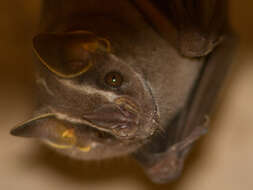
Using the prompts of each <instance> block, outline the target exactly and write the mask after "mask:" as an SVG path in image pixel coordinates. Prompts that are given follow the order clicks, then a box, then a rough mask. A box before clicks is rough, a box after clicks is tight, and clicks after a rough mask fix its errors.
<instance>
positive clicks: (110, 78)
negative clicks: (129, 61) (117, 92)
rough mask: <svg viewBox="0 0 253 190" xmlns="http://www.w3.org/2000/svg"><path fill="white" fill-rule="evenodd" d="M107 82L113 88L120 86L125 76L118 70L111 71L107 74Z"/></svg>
mask: <svg viewBox="0 0 253 190" xmlns="http://www.w3.org/2000/svg"><path fill="white" fill-rule="evenodd" d="M105 83H106V84H107V85H108V86H110V87H113V88H119V87H120V86H121V85H122V83H123V77H122V75H121V74H120V73H118V72H110V73H108V74H107V75H106V76H105Z"/></svg>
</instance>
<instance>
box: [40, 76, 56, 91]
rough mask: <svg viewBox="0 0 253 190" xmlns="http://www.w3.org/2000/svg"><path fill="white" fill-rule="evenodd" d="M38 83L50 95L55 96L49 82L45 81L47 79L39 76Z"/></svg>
mask: <svg viewBox="0 0 253 190" xmlns="http://www.w3.org/2000/svg"><path fill="white" fill-rule="evenodd" d="M36 82H37V84H40V85H42V86H43V87H44V89H45V90H46V91H47V92H48V94H50V95H52V96H54V93H53V91H52V90H50V89H49V87H48V85H47V82H46V81H45V79H43V78H41V77H38V76H37V79H36Z"/></svg>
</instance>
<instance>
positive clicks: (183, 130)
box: [11, 0, 228, 183]
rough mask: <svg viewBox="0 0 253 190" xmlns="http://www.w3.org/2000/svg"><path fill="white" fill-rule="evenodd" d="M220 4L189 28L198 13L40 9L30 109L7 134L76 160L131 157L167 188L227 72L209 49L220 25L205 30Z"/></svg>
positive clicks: (105, 5) (104, 3) (99, 3)
mask: <svg viewBox="0 0 253 190" xmlns="http://www.w3.org/2000/svg"><path fill="white" fill-rule="evenodd" d="M205 2H208V1H205ZM164 3H165V4H164ZM208 3H210V2H208ZM223 3H224V2H223V1H222V2H220V3H218V2H216V1H212V3H211V4H208V7H210V5H212V6H211V7H212V10H209V8H208V10H209V14H210V15H209V14H207V19H203V20H195V19H196V18H199V17H196V15H194V14H195V13H196V14H202V11H203V10H202V9H204V7H205V6H206V4H204V5H202V4H201V6H193V5H192V4H193V1H183V0H182V1H168V2H166V1H162V0H161V1H154V2H152V1H150V2H149V1H141V0H136V1H128V0H122V1H116V0H96V1H94V0H86V1H82V0H74V1H67V0H54V1H51V0H44V6H43V10H42V16H41V24H40V31H39V34H38V35H37V36H35V37H34V40H33V43H34V52H35V54H36V56H37V63H36V65H37V73H36V79H37V86H38V108H37V110H36V111H35V112H34V117H33V119H31V120H29V121H27V122H25V123H23V124H21V125H19V127H17V128H15V129H13V130H12V131H11V133H12V134H13V135H16V136H23V137H34V138H39V139H41V140H42V141H44V142H45V143H46V144H48V145H49V146H50V147H52V148H54V149H55V150H57V151H59V152H61V153H63V154H66V155H69V156H71V157H73V158H77V159H83V160H89V159H93V160H94V159H105V158H111V157H115V156H123V155H129V154H131V155H133V156H134V157H135V158H136V159H137V160H138V161H139V162H140V164H141V165H142V166H143V168H144V169H145V171H146V172H147V174H148V175H149V176H150V178H151V179H152V180H153V181H155V182H157V183H164V182H168V181H170V180H172V179H174V178H175V177H177V176H178V175H179V173H180V171H181V169H182V167H183V161H184V159H185V156H186V154H187V153H188V151H189V150H190V147H191V145H192V143H193V142H194V141H195V140H197V139H198V138H199V137H200V136H201V135H203V134H204V133H205V132H206V126H205V124H206V122H205V119H206V117H207V115H208V114H209V111H210V108H211V106H212V104H213V100H214V97H215V95H216V92H217V90H218V89H219V86H220V83H221V81H222V79H223V76H224V74H223V73H224V72H225V71H226V69H227V68H228V64H226V63H227V61H226V56H223V55H224V51H226V50H227V49H226V48H222V47H218V48H216V46H219V45H220V44H221V41H222V37H224V29H223V27H221V26H223V25H222V24H220V23H216V24H218V26H216V25H215V23H213V22H214V20H215V19H216V14H217V13H219V11H217V13H216V10H217V9H218V8H220V6H218V5H219V4H222V6H223ZM183 5H184V6H183ZM185 5H187V6H185ZM161 7H162V8H161ZM166 7H167V9H166ZM183 7H184V8H185V9H186V10H181V9H183ZM220 9H221V8H220ZM169 10H173V11H174V12H173V11H171V12H170V14H168V15H167V14H166V13H168V12H169ZM186 12H189V15H187V14H186ZM204 12H206V11H205V10H204ZM190 13H191V14H190ZM219 17H220V14H219ZM201 18H202V17H201ZM203 18H204V16H203ZM222 18H223V17H222ZM222 18H219V19H218V20H219V22H222V23H223V22H225V19H222ZM193 21H194V22H193ZM209 27H211V29H213V30H211V29H210V28H209ZM224 41H225V40H224ZM224 44H225V43H224ZM216 49H217V50H216ZM221 62H222V63H221ZM207 100H208V101H207Z"/></svg>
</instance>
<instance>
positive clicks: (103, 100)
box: [13, 31, 159, 159]
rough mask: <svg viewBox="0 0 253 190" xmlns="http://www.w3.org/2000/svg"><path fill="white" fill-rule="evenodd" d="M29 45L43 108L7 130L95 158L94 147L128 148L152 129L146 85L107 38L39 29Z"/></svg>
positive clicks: (153, 109) (108, 151)
mask: <svg viewBox="0 0 253 190" xmlns="http://www.w3.org/2000/svg"><path fill="white" fill-rule="evenodd" d="M34 48H35V52H36V54H37V56H38V58H39V60H40V62H41V63H42V66H41V68H40V72H39V74H38V80H37V81H38V86H39V96H40V97H41V101H42V106H41V108H40V110H43V111H40V112H42V113H39V115H40V116H39V117H38V118H36V119H34V120H32V121H29V122H28V123H27V124H26V125H25V127H24V126H23V127H22V128H21V129H22V130H21V129H20V128H18V129H16V130H14V131H13V134H19V135H20V134H24V135H25V136H27V135H28V136H31V137H34V136H37V137H39V138H41V139H43V140H45V141H46V142H47V144H49V145H51V146H53V147H54V148H56V149H59V150H60V151H63V152H68V151H70V152H72V153H71V154H73V152H75V154H77V155H78V154H82V153H83V152H85V153H86V154H87V152H90V155H89V156H88V157H89V158H93V159H100V158H101V157H98V156H97V152H103V157H108V155H109V156H114V154H123V153H128V152H129V151H133V150H135V149H136V148H137V147H138V146H137V145H136V144H138V143H139V146H140V145H141V144H142V143H141V142H142V141H143V140H145V139H147V138H148V137H149V136H151V135H152V134H153V133H154V132H155V130H156V129H157V126H158V123H159V116H158V112H157V106H156V104H155V100H154V98H153V96H152V92H151V88H150V86H149V85H148V84H147V83H146V82H145V81H144V79H143V77H142V75H141V73H139V72H138V71H136V70H134V68H132V67H130V66H129V65H128V64H127V63H125V62H124V61H123V60H121V59H120V58H118V57H117V56H115V55H114V54H113V53H111V44H110V42H109V41H108V40H106V39H104V38H100V37H96V36H95V35H94V34H93V33H90V32H86V31H78V32H68V33H63V34H41V35H38V36H37V37H35V39H34ZM34 122H35V123H36V122H37V123H36V124H34ZM34 125H36V126H37V127H36V128H37V129H36V130H39V131H36V132H35V127H34ZM29 130H30V132H27V131H29ZM28 133H30V134H28ZM36 133H37V135H35V134H36ZM112 152H113V153H112Z"/></svg>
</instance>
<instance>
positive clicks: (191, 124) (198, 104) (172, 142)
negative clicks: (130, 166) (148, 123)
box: [134, 0, 235, 183]
mask: <svg viewBox="0 0 253 190" xmlns="http://www.w3.org/2000/svg"><path fill="white" fill-rule="evenodd" d="M157 2H159V0H158V1H157ZM160 2H161V3H162V2H165V1H162V0H160ZM168 2H171V4H170V3H168V5H170V6H172V5H174V4H175V5H177V6H179V4H180V3H179V4H178V3H177V2H181V5H184V6H183V7H187V6H188V7H191V6H190V5H191V4H190V3H194V2H195V1H192V0H191V1H190V0H189V1H187V0H185V1H184V0H178V1H174V0H171V1H168ZM187 2H188V3H189V4H184V3H187ZM196 2H198V0H196ZM204 2H206V3H208V0H206V1H204ZM212 2H213V3H219V2H221V1H219V2H218V1H217V2H216V1H212ZM160 5H161V4H160ZM170 6H168V7H170ZM217 6H218V5H216V6H215V7H217ZM183 7H181V6H179V7H177V9H178V12H175V13H173V15H178V17H180V16H182V15H181V14H183V16H182V17H185V14H186V13H185V12H184V10H183ZM190 10H192V9H190ZM208 11H210V10H208ZM213 12H214V13H213V15H212V18H213V19H214V18H215V19H216V17H215V16H216V14H218V13H219V12H217V10H216V9H213ZM192 14H193V13H192ZM198 14H200V11H198ZM210 14H211V13H210ZM164 18H165V17H164ZM166 18H169V17H166ZM170 18H174V17H170ZM196 19H197V18H196ZM196 19H195V20H194V19H192V20H190V19H189V21H180V19H179V18H174V20H173V19H170V20H172V22H175V24H173V26H176V27H175V28H176V29H175V28H174V30H176V31H177V37H179V38H181V39H185V38H186V37H187V36H188V38H189V39H186V42H184V41H182V42H180V43H181V46H182V47H179V46H176V47H177V48H178V50H179V51H180V52H181V53H182V54H183V55H184V56H189V57H199V56H205V57H206V63H205V64H204V67H203V69H202V71H201V73H200V75H199V79H198V80H197V81H196V84H195V87H194V88H193V90H192V93H191V94H190V96H189V98H188V103H187V104H186V105H185V108H184V109H183V110H182V111H181V113H179V114H178V116H177V117H176V118H175V120H174V121H173V122H172V123H171V125H170V126H169V127H168V128H167V129H166V135H165V136H164V137H161V135H157V136H154V137H153V139H152V140H151V141H150V143H148V144H146V145H145V146H144V147H143V148H142V149H140V150H139V151H138V152H137V153H135V154H134V156H135V158H136V159H137V160H138V161H139V162H140V164H141V165H142V166H143V168H144V169H145V171H146V172H147V174H148V176H149V177H150V178H151V179H152V180H153V181H154V182H156V183H167V182H169V181H171V180H174V179H175V178H177V177H178V176H179V175H180V173H181V171H182V168H183V165H184V160H185V158H186V155H187V153H188V152H189V150H190V149H191V147H192V145H193V143H194V142H195V141H196V140H197V139H198V138H199V137H200V136H202V135H203V134H205V133H206V132H207V126H208V120H209V115H210V112H211V110H212V108H213V105H214V102H215V99H216V96H217V93H218V91H219V89H220V87H221V84H222V82H223V80H224V77H225V74H226V72H227V70H228V68H229V66H230V64H231V54H232V52H233V50H234V44H235V42H234V40H233V38H232V37H230V35H224V33H221V32H217V27H216V29H214V28H212V27H214V26H213V25H212V24H209V27H211V28H210V32H209V34H210V36H208V33H205V32H199V35H200V36H205V39H206V40H207V41H206V42H207V43H211V44H213V45H212V47H211V46H209V47H207V46H202V48H203V49H205V48H207V49H205V50H203V51H202V50H198V51H197V49H195V50H196V51H195V53H190V54H189V52H194V51H193V50H194V46H195V45H197V43H198V40H197V41H195V42H194V39H195V38H194V39H192V36H191V35H187V34H185V31H186V32H187V30H188V29H190V28H192V29H191V30H189V31H194V30H195V31H204V30H202V28H203V26H204V23H203V24H194V23H198V20H196ZM158 20H159V19H158ZM224 21H225V20H224ZM168 22H169V21H168ZM180 22H181V23H180ZM212 22H214V20H213V21H209V23H212ZM189 23H191V24H189ZM188 24H189V25H188ZM218 25H220V23H218ZM207 26H208V25H207ZM223 26H225V25H223ZM194 28H195V29H194ZM193 29H194V30H193ZM213 29H214V31H212V30H213ZM219 31H221V29H219ZM214 34H215V35H214ZM180 35H183V37H182V36H181V37H180ZM197 35H198V33H197ZM214 36H216V37H214ZM221 36H222V40H220V39H221ZM214 39H216V42H215V43H213V42H214ZM217 40H218V41H219V42H217ZM188 42H191V43H193V46H192V45H189V44H188ZM185 43H186V44H185ZM183 46H185V47H183ZM187 48H188V50H187ZM189 50H190V51H189Z"/></svg>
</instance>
